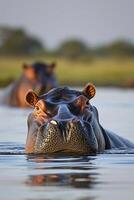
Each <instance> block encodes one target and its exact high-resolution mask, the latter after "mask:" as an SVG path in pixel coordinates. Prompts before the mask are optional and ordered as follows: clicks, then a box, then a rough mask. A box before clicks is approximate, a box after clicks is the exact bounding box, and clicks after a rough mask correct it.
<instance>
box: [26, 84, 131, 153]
mask: <svg viewBox="0 0 134 200" xmlns="http://www.w3.org/2000/svg"><path fill="white" fill-rule="evenodd" d="M94 95H95V87H94V86H93V85H92V84H87V85H86V86H85V88H84V89H83V91H77V90H72V89H69V88H66V87H65V88H56V89H52V90H51V91H49V92H48V93H47V94H44V95H42V96H37V95H36V94H35V93H34V92H33V91H30V92H28V94H27V95H26V101H27V102H28V103H29V104H30V105H31V106H33V107H34V111H33V112H32V113H31V114H30V115H29V117H28V135H27V141H26V153H56V152H65V153H74V154H82V155H84V154H92V153H99V152H103V151H104V150H105V149H111V148H118V149H120V148H121V149H122V148H123V149H125V148H134V144H132V143H131V142H129V141H128V140H126V139H124V138H121V137H120V136H117V135H116V134H114V133H111V132H109V131H107V130H105V129H104V128H103V127H102V126H101V125H100V123H99V117H98V111H97V109H96V107H94V106H92V105H91V104H90V103H89V100H90V99H91V98H93V97H94Z"/></svg>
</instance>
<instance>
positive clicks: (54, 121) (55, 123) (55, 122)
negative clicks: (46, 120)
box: [50, 120, 58, 125]
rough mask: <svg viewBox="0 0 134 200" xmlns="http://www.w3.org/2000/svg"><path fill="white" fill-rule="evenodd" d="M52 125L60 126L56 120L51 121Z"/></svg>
mask: <svg viewBox="0 0 134 200" xmlns="http://www.w3.org/2000/svg"><path fill="white" fill-rule="evenodd" d="M50 123H51V124H53V125H58V122H57V121H56V120H51V121H50Z"/></svg>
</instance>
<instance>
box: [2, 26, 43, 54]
mask: <svg viewBox="0 0 134 200" xmlns="http://www.w3.org/2000/svg"><path fill="white" fill-rule="evenodd" d="M42 50H43V46H42V44H41V42H40V41H39V40H38V39H36V38H34V37H32V36H30V35H28V34H27V33H26V32H25V31H24V30H23V29H15V28H9V27H1V28H0V54H1V55H34V54H38V53H39V52H40V51H42Z"/></svg>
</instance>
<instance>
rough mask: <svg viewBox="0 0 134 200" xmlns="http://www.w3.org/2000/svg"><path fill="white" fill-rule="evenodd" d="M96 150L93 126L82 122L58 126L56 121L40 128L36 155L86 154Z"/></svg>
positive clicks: (65, 123)
mask: <svg viewBox="0 0 134 200" xmlns="http://www.w3.org/2000/svg"><path fill="white" fill-rule="evenodd" d="M89 129H90V131H89ZM87 130H88V131H87ZM96 149H97V145H96V138H95V136H94V134H93V130H92V127H91V125H90V124H89V123H88V122H86V121H84V122H82V121H80V120H79V121H73V122H68V123H67V122H66V121H65V122H62V123H58V124H57V123H56V120H51V121H50V123H47V124H45V125H43V126H41V127H40V128H39V130H38V134H37V139H36V144H35V153H44V152H45V153H56V152H62V153H69V152H70V153H75V152H77V153H78V154H79V153H80V154H81V153H82V154H83V153H85V154H86V153H89V152H92V153H93V152H96Z"/></svg>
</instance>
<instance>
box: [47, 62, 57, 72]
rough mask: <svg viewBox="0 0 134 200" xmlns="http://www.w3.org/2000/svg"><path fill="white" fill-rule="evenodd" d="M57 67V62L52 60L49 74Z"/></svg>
mask: <svg viewBox="0 0 134 200" xmlns="http://www.w3.org/2000/svg"><path fill="white" fill-rule="evenodd" d="M55 67H56V63H55V62H52V63H51V64H50V65H49V67H48V73H49V74H53V73H54V71H55Z"/></svg>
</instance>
